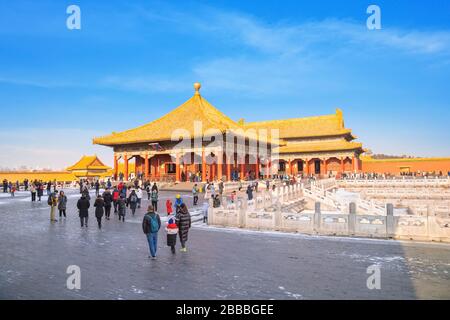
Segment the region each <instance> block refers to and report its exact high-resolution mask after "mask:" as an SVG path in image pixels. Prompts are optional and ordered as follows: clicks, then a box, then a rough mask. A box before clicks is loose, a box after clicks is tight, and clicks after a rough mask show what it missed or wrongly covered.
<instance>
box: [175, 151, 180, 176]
mask: <svg viewBox="0 0 450 320" xmlns="http://www.w3.org/2000/svg"><path fill="white" fill-rule="evenodd" d="M175 181H176V182H180V155H179V154H178V153H177V154H176V160H175Z"/></svg>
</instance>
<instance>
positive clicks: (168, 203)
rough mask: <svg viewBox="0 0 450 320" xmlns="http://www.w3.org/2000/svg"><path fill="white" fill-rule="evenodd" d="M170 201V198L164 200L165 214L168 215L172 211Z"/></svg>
mask: <svg viewBox="0 0 450 320" xmlns="http://www.w3.org/2000/svg"><path fill="white" fill-rule="evenodd" d="M172 206H173V205H172V201H171V200H170V199H167V200H166V211H167V215H168V216H170V215H171V214H172V212H173V207H172Z"/></svg>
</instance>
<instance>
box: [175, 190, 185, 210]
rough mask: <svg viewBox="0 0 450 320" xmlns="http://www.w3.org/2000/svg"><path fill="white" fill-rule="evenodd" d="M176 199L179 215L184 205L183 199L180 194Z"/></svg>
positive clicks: (176, 208)
mask: <svg viewBox="0 0 450 320" xmlns="http://www.w3.org/2000/svg"><path fill="white" fill-rule="evenodd" d="M175 198H176V199H175V213H178V211H180V209H181V205H182V204H183V199H181V196H180V195H179V194H177V195H176V197H175Z"/></svg>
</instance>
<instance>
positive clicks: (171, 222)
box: [166, 213, 178, 254]
mask: <svg viewBox="0 0 450 320" xmlns="http://www.w3.org/2000/svg"><path fill="white" fill-rule="evenodd" d="M166 232H167V245H168V246H169V247H170V250H171V251H172V253H173V254H175V245H176V244H177V234H178V226H177V224H176V217H175V216H174V215H173V214H172V213H171V214H170V215H169V216H168V217H167V225H166Z"/></svg>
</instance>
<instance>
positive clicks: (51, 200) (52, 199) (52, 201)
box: [47, 192, 58, 222]
mask: <svg viewBox="0 0 450 320" xmlns="http://www.w3.org/2000/svg"><path fill="white" fill-rule="evenodd" d="M47 204H48V205H49V206H50V222H56V221H58V220H56V219H55V208H56V207H57V206H58V197H57V196H56V192H52V193H50V195H49V196H48V200H47Z"/></svg>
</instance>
